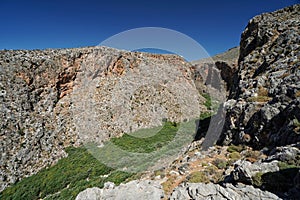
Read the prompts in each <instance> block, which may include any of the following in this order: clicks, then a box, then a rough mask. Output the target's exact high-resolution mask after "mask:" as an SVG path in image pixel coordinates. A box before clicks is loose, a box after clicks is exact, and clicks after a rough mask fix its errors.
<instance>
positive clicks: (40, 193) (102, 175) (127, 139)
mask: <svg viewBox="0 0 300 200" xmlns="http://www.w3.org/2000/svg"><path fill="white" fill-rule="evenodd" d="M178 128H179V126H178V125H177V124H176V123H171V122H165V123H164V126H163V127H159V128H154V129H145V130H142V131H144V132H147V131H148V134H149V132H154V133H156V134H154V135H153V136H151V137H147V138H141V137H134V136H132V135H138V134H144V132H143V133H142V132H139V131H137V132H136V133H132V134H131V135H128V134H125V135H124V136H122V137H120V138H113V139H112V142H113V143H114V144H115V145H118V146H119V147H120V148H122V149H124V150H126V151H130V152H142V153H148V152H152V151H155V150H157V149H159V148H161V147H163V146H164V145H166V144H167V143H168V142H170V141H172V140H173V138H174V137H175V135H176V132H177V130H178ZM90 150H91V149H89V150H87V148H86V147H79V148H73V147H72V148H67V149H66V151H67V153H68V157H66V158H62V159H61V160H59V161H58V163H57V164H55V165H54V166H51V167H50V166H49V167H48V168H46V169H43V170H41V171H40V172H38V173H37V174H35V175H32V176H30V177H28V178H24V179H22V180H21V181H19V182H17V183H16V184H14V185H12V186H11V187H8V188H6V189H5V190H4V191H3V192H2V193H0V199H31V200H34V199H41V198H43V199H45V200H50V199H61V200H64V199H75V198H76V196H77V194H78V193H79V192H80V191H82V190H84V189H86V188H89V187H99V188H101V187H103V186H104V183H105V182H108V181H111V182H114V183H115V184H117V185H118V184H120V183H122V182H124V181H126V180H133V179H135V178H138V177H139V176H140V174H133V173H128V172H122V171H117V170H115V169H113V168H110V167H107V166H106V165H104V164H103V163H101V162H100V161H99V159H96V158H95V157H94V156H93V155H92V154H91V152H90ZM98 151H99V153H101V152H102V151H101V148H98Z"/></svg>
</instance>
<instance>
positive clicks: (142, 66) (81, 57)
mask: <svg viewBox="0 0 300 200" xmlns="http://www.w3.org/2000/svg"><path fill="white" fill-rule="evenodd" d="M191 68H192V66H191V64H189V63H187V62H185V61H184V60H183V59H182V58H181V57H179V56H175V55H155V54H147V53H138V52H135V53H134V52H126V51H120V50H116V49H112V48H107V47H88V48H77V49H57V50H54V49H49V50H30V51H29V50H13V51H12V50H2V51H0V102H1V103H0V109H1V112H0V115H1V117H0V118H1V120H0V127H1V130H0V151H1V157H0V163H1V164H0V191H1V190H3V189H4V188H5V187H6V186H7V185H8V184H11V183H15V182H16V181H17V180H19V179H20V178H22V177H25V176H30V175H31V174H33V173H36V172H37V171H39V170H40V169H41V168H43V167H45V166H47V165H51V164H53V163H55V162H56V161H57V160H58V159H60V158H62V157H64V156H66V153H65V152H64V148H65V147H67V146H70V145H75V146H76V145H80V144H82V143H84V142H89V141H93V142H98V143H101V142H103V141H105V140H108V139H109V138H110V137H114V136H120V135H122V134H124V133H129V132H131V131H134V130H138V129H141V128H149V127H153V126H158V125H161V124H162V120H165V119H167V120H170V121H175V122H181V121H185V120H188V119H193V118H195V117H199V115H200V112H202V111H203V112H204V111H206V108H205V106H203V102H204V101H205V100H204V98H203V97H202V96H201V95H199V92H198V90H197V89H196V86H195V84H194V81H193V75H192V71H191ZM203 87H204V86H203Z"/></svg>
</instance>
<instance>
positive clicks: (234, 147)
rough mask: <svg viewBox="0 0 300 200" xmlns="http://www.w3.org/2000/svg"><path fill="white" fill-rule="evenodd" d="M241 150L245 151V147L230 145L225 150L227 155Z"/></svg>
mask: <svg viewBox="0 0 300 200" xmlns="http://www.w3.org/2000/svg"><path fill="white" fill-rule="evenodd" d="M243 150H245V147H244V146H241V145H239V146H236V145H230V146H229V147H228V148H227V151H228V152H229V153H233V152H239V153H240V152H242V151H243Z"/></svg>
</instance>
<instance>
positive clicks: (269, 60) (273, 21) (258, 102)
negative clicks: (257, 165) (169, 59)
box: [220, 5, 300, 148]
mask: <svg viewBox="0 0 300 200" xmlns="http://www.w3.org/2000/svg"><path fill="white" fill-rule="evenodd" d="M299 13H300V5H294V6H291V7H288V8H284V9H281V10H278V11H276V12H272V13H266V14H262V15H259V16H256V17H254V18H253V19H252V20H250V22H249V24H248V26H247V28H246V29H245V31H244V32H243V34H242V38H241V43H240V57H239V68H238V72H237V73H236V74H235V77H234V81H233V87H232V90H231V92H230V96H229V101H228V102H227V103H226V106H225V107H227V116H226V124H225V127H224V134H223V136H222V138H221V140H220V142H221V143H223V144H229V143H231V142H233V143H248V144H250V145H253V146H254V147H256V148H262V147H264V146H278V145H286V144H293V143H296V142H299V141H300V134H299V130H300V125H299V123H298V122H299V120H300V112H299V111H300V107H299V101H300V62H299V57H300V51H299V49H300V29H299V27H300V20H299V19H300V15H299Z"/></svg>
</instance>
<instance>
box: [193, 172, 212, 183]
mask: <svg viewBox="0 0 300 200" xmlns="http://www.w3.org/2000/svg"><path fill="white" fill-rule="evenodd" d="M188 180H189V182H190V183H209V177H208V176H207V174H206V173H205V172H203V171H197V172H192V173H191V174H190V175H189V177H188Z"/></svg>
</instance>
